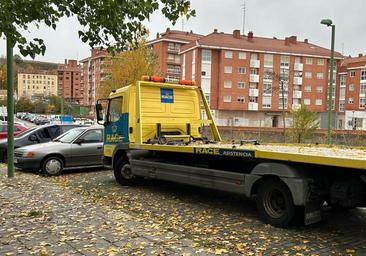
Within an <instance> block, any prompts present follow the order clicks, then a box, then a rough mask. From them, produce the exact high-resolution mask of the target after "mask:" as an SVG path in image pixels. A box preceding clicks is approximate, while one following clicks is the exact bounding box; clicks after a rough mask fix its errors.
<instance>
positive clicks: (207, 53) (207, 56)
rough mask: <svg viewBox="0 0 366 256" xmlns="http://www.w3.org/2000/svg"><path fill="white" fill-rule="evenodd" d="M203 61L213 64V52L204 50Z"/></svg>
mask: <svg viewBox="0 0 366 256" xmlns="http://www.w3.org/2000/svg"><path fill="white" fill-rule="evenodd" d="M202 61H207V62H211V50H207V49H203V50H202Z"/></svg>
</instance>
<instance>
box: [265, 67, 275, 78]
mask: <svg viewBox="0 0 366 256" xmlns="http://www.w3.org/2000/svg"><path fill="white" fill-rule="evenodd" d="M272 76H273V69H272V68H264V71H263V79H265V80H272Z"/></svg>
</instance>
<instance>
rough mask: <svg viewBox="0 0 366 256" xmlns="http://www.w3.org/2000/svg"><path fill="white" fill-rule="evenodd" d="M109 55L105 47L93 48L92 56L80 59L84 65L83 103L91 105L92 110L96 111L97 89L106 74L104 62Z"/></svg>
mask: <svg viewBox="0 0 366 256" xmlns="http://www.w3.org/2000/svg"><path fill="white" fill-rule="evenodd" d="M107 56H108V55H107V51H106V50H105V49H103V48H94V49H92V50H91V56H90V57H88V58H85V59H83V60H81V61H80V62H81V63H82V65H83V67H82V80H83V87H84V95H83V103H84V105H86V106H91V111H92V112H93V111H94V106H95V102H96V100H97V90H98V88H99V86H100V82H101V80H102V78H103V76H104V72H103V63H104V60H105V58H106V57H107Z"/></svg>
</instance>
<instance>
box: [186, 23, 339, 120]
mask: <svg viewBox="0 0 366 256" xmlns="http://www.w3.org/2000/svg"><path fill="white" fill-rule="evenodd" d="M180 55H181V60H182V79H192V80H195V81H196V82H198V84H200V85H201V87H202V89H203V91H204V93H205V95H206V97H207V99H208V100H209V102H210V106H211V108H212V109H213V112H214V117H215V119H216V121H217V123H218V125H223V126H226V125H234V126H263V127H281V126H282V122H281V114H282V109H283V108H284V110H285V111H286V112H287V113H288V112H290V111H291V110H293V109H296V108H299V107H300V106H301V105H302V104H303V105H305V106H306V107H308V108H309V109H311V110H314V111H317V112H318V113H319V120H320V122H321V126H322V127H326V123H327V113H326V112H327V92H328V77H329V67H330V60H329V56H330V50H328V49H325V48H322V47H320V46H317V45H314V44H311V43H309V41H308V40H307V39H305V40H304V41H298V40H297V37H296V36H291V37H287V38H285V39H284V40H282V39H277V38H275V37H274V38H264V37H255V36H254V34H253V32H249V33H248V35H247V36H243V35H241V34H240V31H239V30H234V31H233V33H232V34H227V33H222V32H221V33H220V32H218V31H217V30H214V32H213V33H211V34H209V35H207V36H204V37H200V38H199V39H197V40H195V41H193V42H191V43H189V44H186V45H184V46H182V48H181V51H180ZM341 60H342V55H341V54H340V53H337V52H336V53H335V62H336V66H339V65H340V61H341ZM335 80H336V79H335ZM335 85H336V82H334V83H333V88H334V89H336V86H335ZM333 103H334V104H333V106H335V104H336V90H334V95H333ZM335 111H336V109H335V108H334V112H335ZM333 120H334V119H333ZM288 122H290V118H289V119H288Z"/></svg>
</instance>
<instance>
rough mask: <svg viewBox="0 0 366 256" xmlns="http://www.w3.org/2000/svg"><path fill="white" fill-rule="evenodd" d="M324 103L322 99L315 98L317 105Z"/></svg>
mask: <svg viewBox="0 0 366 256" xmlns="http://www.w3.org/2000/svg"><path fill="white" fill-rule="evenodd" d="M322 104H323V103H322V99H316V100H315V105H317V106H321V105H322Z"/></svg>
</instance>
